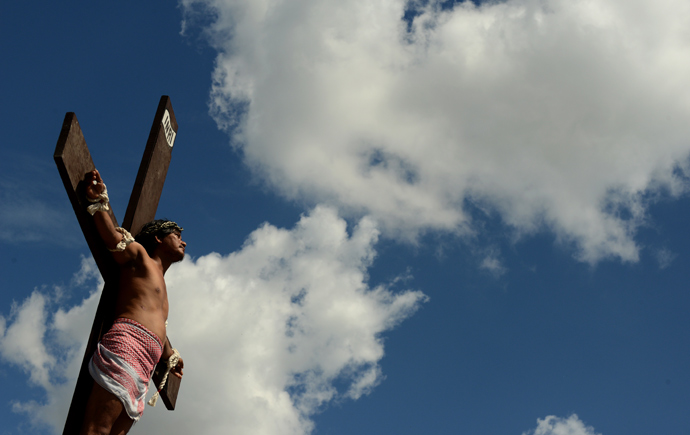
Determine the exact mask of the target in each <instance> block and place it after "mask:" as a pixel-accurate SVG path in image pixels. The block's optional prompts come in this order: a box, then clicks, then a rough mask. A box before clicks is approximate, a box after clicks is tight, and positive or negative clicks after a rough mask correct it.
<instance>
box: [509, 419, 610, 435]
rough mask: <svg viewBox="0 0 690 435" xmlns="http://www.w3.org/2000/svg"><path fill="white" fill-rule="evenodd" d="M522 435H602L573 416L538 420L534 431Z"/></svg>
mask: <svg viewBox="0 0 690 435" xmlns="http://www.w3.org/2000/svg"><path fill="white" fill-rule="evenodd" d="M522 435H601V434H599V433H597V432H594V428H593V427H591V426H585V424H584V423H583V422H582V420H580V418H579V417H578V416H577V415H575V414H573V415H571V416H570V417H568V418H559V417H556V416H554V415H549V416H548V417H546V418H544V419H537V428H536V429H535V430H534V431H530V432H523V434H522Z"/></svg>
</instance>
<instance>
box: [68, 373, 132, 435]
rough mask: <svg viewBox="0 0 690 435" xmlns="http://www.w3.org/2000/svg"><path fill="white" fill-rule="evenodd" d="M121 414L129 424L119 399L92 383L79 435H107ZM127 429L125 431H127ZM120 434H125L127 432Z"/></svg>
mask: <svg viewBox="0 0 690 435" xmlns="http://www.w3.org/2000/svg"><path fill="white" fill-rule="evenodd" d="M122 414H124V415H125V417H127V419H128V420H130V422H131V421H132V420H131V419H130V418H129V416H127V412H126V411H125V408H124V406H123V405H122V402H120V399H118V398H117V397H115V395H114V394H112V393H110V392H108V391H106V390H105V389H104V388H103V387H101V386H100V385H98V383H97V382H94V383H93V389H92V390H91V396H89V401H88V402H87V404H86V413H85V416H84V424H83V426H82V428H81V435H109V434H110V433H111V430H112V429H114V425H115V423H116V422H117V421H118V419H119V417H120V416H121V415H122ZM131 426H132V424H131V423H130V424H129V427H131ZM129 427H128V428H127V430H129ZM120 433H127V431H125V432H120Z"/></svg>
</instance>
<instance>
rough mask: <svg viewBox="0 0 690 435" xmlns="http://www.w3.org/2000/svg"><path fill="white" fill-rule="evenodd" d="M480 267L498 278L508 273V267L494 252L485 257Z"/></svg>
mask: <svg viewBox="0 0 690 435" xmlns="http://www.w3.org/2000/svg"><path fill="white" fill-rule="evenodd" d="M479 267H480V268H482V269H484V270H486V271H488V272H489V273H491V274H492V275H493V276H495V277H497V278H498V277H500V276H501V275H503V274H504V273H506V268H505V267H504V266H503V264H501V260H500V259H498V258H497V257H496V254H495V253H494V252H492V253H490V254H488V255H487V256H486V257H484V259H483V260H482V262H481V264H480V265H479Z"/></svg>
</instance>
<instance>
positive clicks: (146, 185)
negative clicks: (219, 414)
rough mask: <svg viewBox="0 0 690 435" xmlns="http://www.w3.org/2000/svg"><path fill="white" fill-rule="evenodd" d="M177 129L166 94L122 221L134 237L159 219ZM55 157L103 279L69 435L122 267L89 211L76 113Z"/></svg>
mask: <svg viewBox="0 0 690 435" xmlns="http://www.w3.org/2000/svg"><path fill="white" fill-rule="evenodd" d="M177 128H178V126H177V120H176V119H175V113H174V112H173V109H172V103H171V102H170V98H169V97H168V96H165V95H164V96H162V97H161V99H160V102H159V104H158V109H157V110H156V116H155V117H154V120H153V126H152V127H151V132H150V134H149V138H148V141H147V143H146V149H145V150H144V156H143V158H142V161H141V165H140V166H139V172H138V173H137V178H136V181H135V182H134V188H133V189H132V194H131V196H130V199H129V205H128V206H127V211H126V213H125V218H124V221H123V223H122V227H123V228H125V229H126V230H128V231H130V232H131V233H132V234H133V235H136V234H137V233H138V232H139V231H140V230H141V228H142V226H143V225H144V224H145V223H147V222H149V221H152V220H153V219H155V215H156V210H157V208H158V202H159V199H160V195H161V192H162V191H163V184H164V183H165V176H166V174H167V172H168V166H169V165H170V159H171V156H172V149H173V145H174V142H175V138H176V136H177ZM54 159H55V163H56V164H57V167H58V171H59V172H60V177H61V178H62V182H63V184H64V186H65V190H66V191H67V196H68V197H69V200H70V202H71V203H72V208H73V209H74V213H75V215H76V217H77V220H78V221H79V226H80V227H81V230H82V232H83V233H84V238H85V239H86V243H87V244H88V246H89V249H90V250H91V254H92V255H93V258H94V260H95V261H96V265H97V266H98V270H99V271H100V272H101V275H102V276H103V279H104V281H105V286H104V287H103V292H102V294H101V299H100V301H99V303H98V309H97V310H96V316H95V318H94V321H93V326H92V328H91V334H90V335H89V340H88V342H87V345H86V351H85V352H84V359H83V360H82V364H81V369H80V371H79V377H78V379H77V385H76V387H75V389H74V395H73V396H72V403H71V405H70V408H69V413H68V415H67V420H66V422H65V428H64V431H63V435H67V434H70V435H71V434H76V433H79V431H80V429H81V425H82V422H83V420H84V411H85V409H86V403H87V401H88V399H89V394H90V393H91V388H92V386H93V380H92V378H91V376H90V374H89V369H88V363H89V359H90V358H91V355H92V354H93V352H94V350H95V349H96V345H97V344H98V341H99V340H100V338H101V336H102V335H103V334H104V333H105V332H107V331H108V330H109V329H110V327H111V326H112V323H113V320H114V319H113V316H114V313H113V311H114V306H115V301H116V299H117V294H118V288H119V286H118V277H119V265H118V264H117V263H116V262H115V260H114V259H113V257H112V255H111V254H110V252H109V251H108V249H107V248H106V246H105V243H104V242H103V240H102V239H101V237H100V235H99V234H98V230H97V229H96V225H95V224H94V221H93V218H92V217H91V215H90V214H89V213H88V212H87V211H86V207H87V205H89V203H87V201H86V196H85V194H84V191H85V188H86V186H85V181H84V178H85V175H86V174H87V173H89V172H91V171H93V170H94V169H95V168H96V167H95V165H94V163H93V160H92V158H91V153H90V152H89V149H88V147H87V145H86V140H85V139H84V135H83V133H82V130H81V127H80V126H79V121H77V117H76V115H75V114H74V113H72V112H69V113H67V114H66V115H65V120H64V122H63V125H62V131H61V132H60V137H59V138H58V142H57V146H56V147H55V154H54ZM108 214H109V215H110V218H111V219H112V221H113V224H114V225H115V226H118V225H117V220H116V218H115V215H114V214H113V211H112V209H111V210H110V211H109V212H108ZM163 366H164V363H161V364H159V365H158V366H157V367H156V371H155V373H154V376H153V380H154V382H155V384H156V385H158V384H159V383H160V381H161V377H162V374H163V373H164V371H165V368H164V367H163ZM179 387H180V380H179V379H178V378H177V377H176V376H169V377H168V381H167V383H166V386H165V388H164V389H163V391H161V399H162V400H163V402H164V403H165V406H166V408H168V409H170V410H173V409H175V403H176V401H177V392H178V390H179Z"/></svg>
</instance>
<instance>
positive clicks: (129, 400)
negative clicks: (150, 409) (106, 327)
mask: <svg viewBox="0 0 690 435" xmlns="http://www.w3.org/2000/svg"><path fill="white" fill-rule="evenodd" d="M162 354H163V343H162V342H161V340H160V338H158V336H157V335H156V334H154V333H153V332H151V331H149V330H148V329H146V327H144V326H143V325H142V324H140V323H138V322H136V321H134V320H132V319H127V318H124V317H121V318H119V319H116V320H115V322H114V323H113V326H112V328H110V331H108V332H107V333H106V334H105V335H104V336H103V337H102V338H101V341H100V342H99V343H98V347H97V348H96V351H95V352H94V354H93V357H91V361H90V362H89V372H90V373H91V377H93V379H94V380H95V381H96V382H98V384H99V385H100V386H101V387H103V388H105V389H106V390H107V391H109V392H111V393H113V394H114V395H115V396H116V397H117V398H118V399H120V401H121V402H122V404H123V405H124V407H125V410H126V411H127V415H129V417H130V418H131V419H132V420H134V421H137V420H139V418H140V417H141V414H143V412H144V403H145V402H144V400H145V398H146V392H147V391H148V388H149V381H150V379H151V375H152V374H153V369H154V368H155V367H156V364H157V363H158V361H159V360H160V357H161V355H162Z"/></svg>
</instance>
